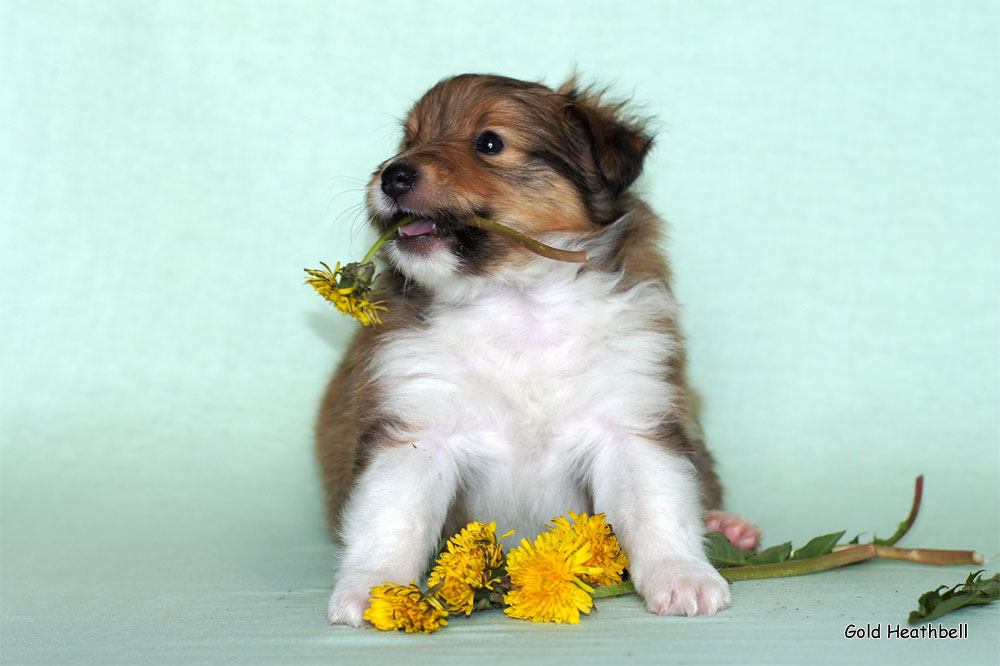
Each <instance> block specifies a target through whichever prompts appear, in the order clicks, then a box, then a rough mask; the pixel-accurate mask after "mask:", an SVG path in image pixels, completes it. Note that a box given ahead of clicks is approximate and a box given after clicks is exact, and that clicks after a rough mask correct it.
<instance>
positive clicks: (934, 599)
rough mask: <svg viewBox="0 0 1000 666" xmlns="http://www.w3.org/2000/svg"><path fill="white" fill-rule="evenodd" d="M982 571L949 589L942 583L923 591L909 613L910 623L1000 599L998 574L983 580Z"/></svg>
mask: <svg viewBox="0 0 1000 666" xmlns="http://www.w3.org/2000/svg"><path fill="white" fill-rule="evenodd" d="M983 571H984V570H982V569H981V570H979V571H975V572H973V573H970V574H969V577H968V578H967V579H966V580H965V583H959V584H958V585H956V586H955V587H953V588H951V589H950V590H949V589H947V587H948V586H947V585H942V586H941V587H939V588H937V589H936V590H931V591H930V592H924V593H923V594H922V595H920V599H918V600H917V610H915V611H913V612H911V613H910V624H921V623H923V622H930V621H932V620H936V619H938V618H939V617H941V616H943V615H947V614H948V613H951V612H952V611H955V610H958V609H959V608H962V607H964V606H983V605H986V604H991V603H993V602H994V601H997V600H1000V574H993V577H992V578H987V579H986V580H983V579H982V577H983ZM941 590H945V592H943V593H942V592H941Z"/></svg>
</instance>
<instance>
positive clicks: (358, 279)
mask: <svg viewBox="0 0 1000 666" xmlns="http://www.w3.org/2000/svg"><path fill="white" fill-rule="evenodd" d="M320 264H322V266H323V269H324V270H313V269H309V268H307V269H305V271H306V274H307V275H309V277H308V278H306V284H309V285H312V288H313V289H315V290H316V291H317V292H318V293H319V295H320V296H322V297H323V298H325V299H326V300H328V301H330V302H331V303H333V304H334V306H336V308H337V309H338V310H340V312H341V314H345V315H350V316H352V317H354V318H355V319H356V320H357V321H359V322H361V323H362V324H364V325H365V326H372V327H374V326H375V325H376V324H381V323H382V320H381V318H379V314H378V313H379V311H380V310H381V311H385V310H387V309H388V308H386V307H385V305H383V303H385V301H374V302H373V301H372V298H374V296H375V295H377V293H378V292H374V291H372V282H373V281H374V278H375V264H374V263H372V262H368V263H364V264H362V263H352V264H347V265H346V266H344V267H343V268H341V267H340V263H339V262H338V263H337V267H336V268H334V269H333V270H330V267H329V266H327V265H326V264H324V263H323V262H320Z"/></svg>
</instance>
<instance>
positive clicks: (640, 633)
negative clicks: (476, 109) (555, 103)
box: [0, 2, 1000, 664]
mask: <svg viewBox="0 0 1000 666" xmlns="http://www.w3.org/2000/svg"><path fill="white" fill-rule="evenodd" d="M610 7H611V3H579V2H577V3H572V4H570V3H565V4H555V3H552V4H550V3H531V2H524V3H521V2H513V3H505V4H503V5H501V4H499V3H490V4H486V3H475V2H463V3H449V4H423V3H403V2H395V3H356V4H355V3H351V4H320V3H277V2H275V3H254V4H243V3H234V2H223V3H200V2H174V3H140V2H128V3H126V2H122V3H112V4H107V3H103V4H101V5H98V6H96V7H95V6H91V5H90V4H89V3H84V2H78V3H35V2H18V3H11V2H3V3H2V4H0V127H2V131H0V223H2V227H0V229H2V240H0V275H2V285H3V288H2V294H3V295H2V298H0V323H2V326H0V382H2V384H0V438H2V445H3V446H2V459H0V482H2V507H0V508H2V515H0V517H2V542H0V546H2V553H0V556H2V558H0V567H2V568H0V574H2V596H0V619H2V627H0V630H2V637H0V640H2V643H0V661H2V662H3V663H5V664H6V663H188V662H197V663H308V662H315V663H324V664H329V663H349V662H352V661H354V662H362V661H386V662H395V663H406V662H413V663H422V662H430V661H435V662H440V663H469V660H470V658H472V656H473V655H475V657H476V658H477V659H484V658H485V659H488V660H489V661H490V662H491V663H497V659H496V657H493V656H490V657H487V655H496V656H499V657H503V658H504V663H521V662H525V661H531V660H536V661H538V662H541V663H561V662H570V661H575V662H580V663H583V662H591V661H601V662H604V663H617V662H634V663H644V662H697V663H714V662H731V663H748V662H749V663H802V662H805V661H810V662H818V663H837V662H843V663H888V662H904V661H905V662H907V663H945V662H947V663H959V662H962V663H997V662H998V661H1000V644H998V640H1000V639H998V635H1000V632H998V622H997V619H998V608H997V607H995V606H994V607H991V608H988V609H975V610H971V611H968V612H966V613H964V614H963V615H961V616H960V617H959V616H956V617H955V618H954V620H950V621H949V623H950V624H954V623H957V622H959V621H968V622H969V623H970V638H969V640H967V641H964V642H955V641H936V642H927V641H916V642H909V643H902V642H899V641H886V640H882V641H865V642H851V641H847V640H846V639H844V638H843V631H844V628H845V627H846V626H847V625H848V624H849V623H852V622H853V623H862V624H863V623H867V622H881V623H890V622H900V621H905V617H906V614H907V613H908V611H909V610H910V609H911V608H912V607H913V606H914V603H915V601H916V598H917V596H918V595H919V594H920V593H921V592H923V591H925V590H926V589H930V588H932V587H935V586H936V585H938V584H941V583H956V582H959V581H960V580H963V579H964V578H965V575H966V573H967V572H968V569H967V568H963V567H959V568H955V569H947V570H936V569H924V568H918V567H913V566H908V565H902V564H890V563H869V564H866V565H860V566H858V567H853V568H851V569H848V570H844V571H842V572H840V573H828V574H821V575H817V576H813V577H807V578H801V579H791V580H785V581H762V582H746V583H739V584H737V585H735V586H734V588H733V594H734V604H733V608H732V609H730V610H727V611H725V612H723V613H721V614H719V615H718V616H716V617H714V618H698V619H665V618H657V617H653V616H649V615H646V614H645V613H643V612H642V610H641V607H640V606H639V604H638V602H637V601H636V600H635V599H634V598H630V599H620V600H612V601H607V602H602V603H601V606H600V608H601V610H600V611H599V613H598V615H596V616H593V617H590V618H586V620H585V622H584V624H583V626H580V627H555V626H542V625H530V624H528V623H518V622H514V621H506V620H504V619H503V618H502V617H501V616H499V615H498V614H496V613H491V614H484V615H482V616H479V617H476V618H473V619H472V620H471V621H455V622H454V623H453V626H451V627H449V628H448V630H447V632H443V633H441V634H439V635H436V636H432V637H412V636H392V635H382V634H377V633H375V632H373V631H367V632H360V631H354V630H350V629H345V628H340V627H336V628H331V627H328V626H326V624H325V619H324V611H325V604H326V596H327V593H328V587H329V584H330V573H331V571H332V567H333V564H332V559H331V554H332V547H331V546H330V545H329V544H328V543H327V541H326V540H325V536H324V534H323V528H322V521H321V516H320V506H319V497H318V488H317V484H316V480H315V477H314V472H313V468H312V461H311V457H310V439H309V438H310V435H309V431H310V426H311V419H312V417H313V412H314V408H315V405H316V402H317V400H318V396H319V393H320V391H321V389H322V386H323V383H324V382H325V381H326V378H327V376H328V372H329V370H330V369H331V367H332V365H333V363H334V361H335V359H336V357H337V355H338V354H339V352H340V350H341V349H342V347H343V345H344V342H345V340H346V338H347V336H348V334H349V332H350V330H351V326H352V324H351V323H350V322H348V321H346V320H343V319H341V318H340V317H339V316H338V315H336V313H334V312H332V311H331V309H330V308H329V307H328V306H326V305H325V304H324V303H323V302H322V301H320V299H318V298H317V297H316V296H315V295H314V294H312V293H311V292H310V290H309V289H308V288H306V287H303V286H302V284H301V281H302V273H301V269H302V267H304V266H315V265H316V264H317V262H318V261H320V260H325V261H328V262H333V261H336V260H337V259H348V258H351V257H354V256H357V255H359V254H360V253H361V252H363V251H364V250H365V249H366V247H367V244H368V242H369V241H370V236H369V235H368V233H367V230H366V229H365V227H364V224H363V220H362V219H361V218H360V216H358V215H357V214H356V208H355V206H357V205H358V204H359V203H360V202H361V198H362V194H361V186H362V183H363V180H364V179H365V178H366V177H367V174H368V173H370V171H371V169H372V168H373V167H374V166H375V165H376V164H377V163H378V162H379V161H381V160H382V159H384V158H385V157H386V156H387V155H389V154H390V152H391V146H392V144H393V141H394V137H395V136H396V134H395V129H394V119H395V118H398V117H399V116H401V115H402V114H403V113H404V111H405V108H406V106H407V105H408V103H410V102H411V101H412V100H413V99H415V98H416V97H417V96H418V95H419V94H420V93H421V92H422V91H423V90H424V89H426V88H427V87H428V86H429V85H430V84H432V83H433V82H434V81H436V80H437V79H438V78H440V77H442V76H445V75H448V74H453V73H458V72H462V71H470V70H472V71H476V70H478V71H496V72H501V73H505V74H509V75H513V76H518V77H524V78H537V77H544V78H545V79H546V80H547V81H549V82H550V83H552V82H557V81H558V80H559V78H561V77H562V76H563V75H565V74H566V73H567V72H568V71H569V70H570V69H571V67H572V65H573V64H574V63H576V64H578V66H579V69H580V71H581V72H582V73H584V74H585V75H586V76H587V77H589V78H592V79H595V80H598V81H612V80H617V81H618V86H619V87H618V90H619V92H621V93H622V94H624V95H628V94H632V93H634V96H635V99H636V100H638V101H641V102H643V103H644V104H645V108H646V109H647V110H648V112H649V113H650V114H654V115H656V116H657V117H658V119H659V125H658V126H659V127H660V129H661V132H660V136H659V142H658V147H657V150H656V151H655V152H654V153H653V155H652V156H651V158H650V160H649V162H648V164H647V172H646V175H645V176H644V178H643V180H642V187H643V188H644V190H645V191H646V192H647V193H648V196H649V199H650V200H651V201H652V203H653V204H654V205H655V207H656V208H657V209H658V210H660V211H661V212H662V213H664V215H666V216H667V217H669V218H670V219H671V220H672V222H673V224H674V233H673V241H672V256H673V261H674V266H675V268H676V271H677V286H678V294H679V297H680V299H681V300H682V302H683V303H684V305H685V312H684V323H685V327H686V329H687V331H688V333H689V337H690V343H691V352H692V359H693V368H692V374H693V377H694V380H695V383H696V384H697V385H698V386H699V387H700V388H701V390H702V392H703V393H704V395H705V398H706V407H707V409H706V412H705V425H706V429H707V431H708V434H709V437H710V441H711V443H712V446H713V448H714V451H715V452H716V455H717V457H718V459H719V461H720V466H721V472H722V475H723V477H724V479H725V481H726V483H727V486H728V489H729V503H730V506H731V507H732V508H734V509H737V510H739V511H741V512H744V513H746V514H748V515H750V516H751V517H752V518H754V519H755V520H756V521H758V522H759V523H760V524H762V525H763V526H764V527H765V529H766V530H767V533H768V541H769V542H770V543H777V542H778V541H781V540H785V539H788V538H793V539H796V540H800V541H801V540H802V539H804V538H807V537H810V536H813V535H815V534H819V533H824V532H831V531H834V530H837V529H844V528H846V529H847V530H848V532H849V533H850V534H853V533H855V532H858V531H862V530H870V529H877V530H879V531H880V532H881V533H882V534H883V535H884V534H888V533H889V532H891V531H892V530H893V529H894V527H895V523H896V522H897V521H898V520H900V519H901V518H902V517H903V516H904V515H905V513H906V510H907V508H908V506H909V493H910V489H911V483H912V479H913V477H914V476H915V475H916V474H917V473H919V472H925V473H926V474H927V493H926V504H925V511H924V514H923V515H922V517H921V520H920V521H919V523H918V525H917V526H916V528H915V529H914V530H913V532H912V534H911V536H910V537H908V538H907V540H906V543H907V544H909V545H922V546H928V547H934V546H937V547H956V548H958V547H961V548H976V549H978V550H980V551H982V552H984V553H986V554H987V556H989V555H991V554H992V553H994V552H996V551H998V550H1000V491H998V489H997V486H998V484H997V479H998V475H1000V417H998V405H1000V391H998V387H1000V300H998V293H1000V274H998V259H1000V220H998V214H997V210H998V208H1000V206H998V204H1000V201H998V198H1000V197H998V194H997V193H998V190H1000V187H998V186H1000V182H998V180H1000V175H998V174H1000V144H998V132H997V118H998V117H1000V114H998V112H1000V91H998V79H1000V76H998V74H1000V72H998V65H997V63H998V62H1000V59H998V48H997V44H998V26H1000V11H998V5H997V4H996V3H992V2H987V3H974V2H961V3H946V2H941V3H932V4H927V3H909V4H895V3H893V4H886V3H876V4H873V3H870V2H853V3H829V4H819V3H798V2H789V3H776V2H771V3H759V4H749V3H721V4H720V3H695V2H691V3H629V4H628V5H623V6H622V7H621V8H618V9H611V8H610ZM996 570H997V567H996V564H993V565H992V566H991V568H990V571H991V572H994V571H996Z"/></svg>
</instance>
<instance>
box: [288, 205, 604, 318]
mask: <svg viewBox="0 0 1000 666" xmlns="http://www.w3.org/2000/svg"><path fill="white" fill-rule="evenodd" d="M416 219H417V216H416V215H407V216H405V217H404V218H402V219H401V220H399V221H398V222H396V223H395V224H393V225H392V226H391V227H390V228H389V229H388V230H387V231H386V232H385V233H384V234H382V235H381V236H380V237H379V239H378V240H377V241H375V244H374V245H373V246H372V247H371V249H370V250H368V253H367V254H365V257H364V259H362V260H361V261H354V262H351V263H349V264H347V265H345V266H344V267H343V268H341V266H340V262H337V266H336V268H334V269H333V270H330V267H329V266H327V265H326V264H324V263H323V262H320V264H321V265H322V266H323V270H320V269H311V268H306V269H305V272H306V274H307V275H308V276H309V277H308V278H306V284H308V285H311V286H312V288H313V289H315V290H316V291H317V293H319V295H320V296H322V297H323V298H325V299H326V300H328V301H330V302H331V303H333V305H334V306H335V307H336V308H337V309H338V310H339V311H340V313H341V314H343V315H350V316H351V317H354V319H355V320H357V321H359V322H361V324H363V325H364V326H371V327H372V328H374V327H375V326H376V325H378V324H381V323H382V319H381V318H380V317H379V312H380V311H381V312H385V311H387V310H388V309H389V308H387V307H386V306H385V305H384V304H385V303H386V301H376V300H373V299H374V298H375V297H376V296H378V292H377V291H374V290H373V288H372V285H373V284H374V282H375V253H376V252H378V250H379V248H381V247H382V246H383V245H384V244H385V242H386V241H387V240H389V239H390V238H392V237H393V236H395V235H396V234H397V233H398V232H399V228H400V227H402V226H404V225H407V224H409V223H411V222H413V221H414V220H416ZM470 223H471V224H473V225H475V226H477V227H479V228H481V229H486V230H488V231H495V232H497V233H500V234H503V235H505V236H507V237H508V238H511V239H512V240H514V241H515V242H517V243H518V244H520V245H521V246H522V247H524V248H525V249H527V250H529V251H531V252H534V253H535V254H537V255H539V256H542V257H547V258H549V259H555V260H557V261H568V262H572V263H582V262H585V261H587V253H586V252H580V251H576V250H560V249H557V248H554V247H550V246H548V245H546V244H544V243H541V242H539V241H536V240H534V239H533V238H528V237H527V236H525V235H524V234H522V233H521V232H519V231H516V230H514V229H511V228H510V227H508V226H506V225H504V224H500V223H499V222H494V221H492V220H486V219H484V218H481V217H473V218H472V219H471V220H470Z"/></svg>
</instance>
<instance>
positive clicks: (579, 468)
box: [371, 273, 676, 537]
mask: <svg viewBox="0 0 1000 666" xmlns="http://www.w3.org/2000/svg"><path fill="white" fill-rule="evenodd" d="M614 286H615V280H614V278H613V277H611V276H607V275H600V274H595V273H589V274H584V275H581V276H575V275H570V276H563V277H562V278H559V279H553V280H550V281H542V282H538V283H536V284H534V285H532V286H531V287H528V288H514V287H497V288H494V289H491V290H487V291H485V292H484V293H480V294H478V295H477V296H476V297H475V298H473V299H469V300H464V301H462V302H459V303H453V304H440V303H439V304H436V305H434V306H432V308H431V309H430V310H429V311H428V316H427V319H426V326H424V327H422V328H419V329H411V330H407V331H403V332H400V333H397V334H395V335H394V336H393V337H392V339H391V340H390V341H388V342H387V343H386V344H383V345H382V346H381V347H380V349H379V350H378V352H377V354H376V355H375V357H374V360H373V365H372V368H371V369H372V371H373V376H374V380H375V381H376V382H378V384H379V387H380V389H381V392H382V395H383V396H384V398H385V407H386V409H387V411H388V412H389V413H391V414H393V415H394V416H396V417H397V418H398V419H399V420H400V421H401V422H402V423H404V424H405V427H404V431H403V432H400V433H398V435H399V436H400V437H402V438H403V441H407V442H408V443H409V444H411V445H412V446H414V447H416V448H421V449H426V450H427V451H428V453H429V454H430V455H433V456H434V457H435V458H445V459H447V460H449V461H450V464H454V465H455V466H456V467H457V471H458V477H459V479H460V480H461V481H460V488H459V489H458V494H459V497H460V498H461V499H462V500H463V501H464V505H465V507H464V508H465V510H466V516H467V517H468V518H469V519H475V520H485V521H489V520H497V521H498V526H499V527H501V528H503V529H508V528H517V529H518V536H519V537H530V536H532V534H534V533H535V532H537V531H538V530H539V529H541V527H542V526H543V525H544V523H545V522H547V521H548V520H550V519H551V518H553V517H554V516H556V515H559V514H562V513H563V512H565V511H566V510H567V509H571V510H576V511H583V510H592V507H590V506H589V499H588V495H587V493H586V492H585V490H584V488H585V487H586V481H587V480H588V479H587V478H586V477H587V475H590V474H600V473H601V470H600V469H598V468H595V467H594V461H593V460H591V459H589V457H588V456H589V454H588V450H589V446H588V439H590V438H592V437H594V436H596V435H594V433H595V432H601V433H606V432H608V431H609V430H619V431H622V432H631V433H640V434H641V433H643V432H648V431H651V430H652V429H653V428H655V426H656V425H657V424H658V423H659V422H660V421H661V420H662V419H663V418H664V416H666V415H668V414H669V413H670V411H671V408H672V404H673V400H674V396H673V388H672V387H671V386H670V385H669V384H668V383H667V381H666V371H665V364H666V363H667V361H668V360H669V358H670V356H671V355H672V353H673V351H674V349H675V346H676V340H674V339H673V338H672V336H671V335H670V334H669V333H668V332H667V331H666V330H664V327H663V326H662V322H663V321H664V319H672V318H673V316H674V314H675V313H674V310H675V304H674V302H673V299H672V298H671V297H670V295H669V294H668V293H667V292H666V291H665V290H664V289H662V288H661V287H659V286H656V285H652V284H644V285H638V286H636V287H633V288H631V289H629V290H627V291H615V290H614ZM598 510H600V508H598Z"/></svg>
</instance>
